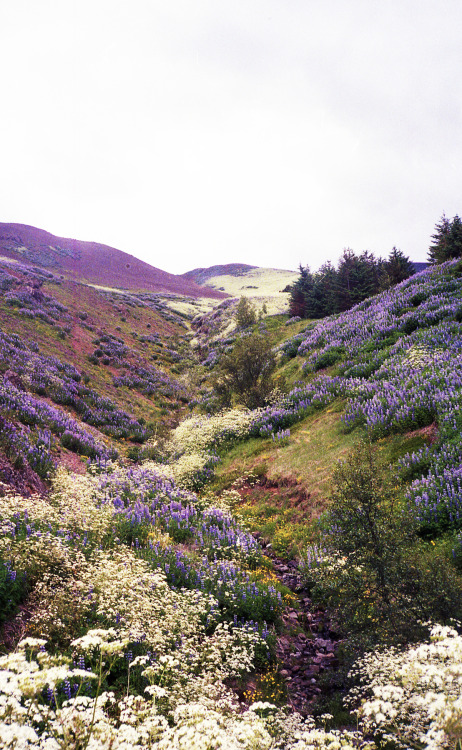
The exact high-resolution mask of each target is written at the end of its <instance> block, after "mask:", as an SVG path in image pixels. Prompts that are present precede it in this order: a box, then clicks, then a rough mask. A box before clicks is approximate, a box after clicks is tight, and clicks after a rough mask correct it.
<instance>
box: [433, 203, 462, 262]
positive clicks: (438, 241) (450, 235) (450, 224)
mask: <svg viewBox="0 0 462 750" xmlns="http://www.w3.org/2000/svg"><path fill="white" fill-rule="evenodd" d="M432 240H433V243H432V244H431V245H430V248H429V250H428V260H429V262H430V263H433V264H436V263H444V262H445V261H446V260H451V259H453V258H462V220H461V219H460V217H459V216H458V215H457V214H456V215H455V216H454V218H453V219H448V217H447V216H445V214H443V215H442V217H441V219H440V220H439V222H438V224H436V226H435V232H434V234H432Z"/></svg>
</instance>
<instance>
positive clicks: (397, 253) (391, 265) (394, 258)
mask: <svg viewBox="0 0 462 750" xmlns="http://www.w3.org/2000/svg"><path fill="white" fill-rule="evenodd" d="M384 265H385V271H386V273H387V275H388V278H389V280H390V285H391V286H394V285H395V284H399V283H400V281H404V279H408V278H409V276H412V274H413V273H414V266H413V265H412V263H411V261H410V260H409V258H408V257H407V256H406V255H404V253H403V252H402V250H398V249H397V248H396V247H394V248H392V250H391V252H390V255H389V256H388V258H387V260H386V261H385V264H384Z"/></svg>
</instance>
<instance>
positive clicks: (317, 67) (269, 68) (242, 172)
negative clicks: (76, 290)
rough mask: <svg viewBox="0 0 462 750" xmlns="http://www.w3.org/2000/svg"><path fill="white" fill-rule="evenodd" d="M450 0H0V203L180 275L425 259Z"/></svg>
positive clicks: (453, 199) (459, 179)
mask: <svg viewBox="0 0 462 750" xmlns="http://www.w3.org/2000/svg"><path fill="white" fill-rule="evenodd" d="M461 29H462V2H461V0H380V1H379V0H348V1H347V0H75V2H73V1H71V0H2V2H1V3H0V71H1V72H0V76H1V88H0V91H1V95H0V96H1V98H0V221H7V222H9V221H11V222H19V223H22V224H31V225H33V226H37V227H40V228H42V229H46V230H48V231H50V232H52V233H53V234H57V235H61V236H65V237H74V238H77V239H81V240H94V241H97V242H102V243H105V244H108V245H113V246H114V247H117V248H119V249H121V250H124V251H126V252H129V253H132V254H133V255H136V256H137V257H140V258H142V259H143V260H146V261H147V262H149V263H151V264H152V265H154V266H157V267H158V268H162V269H163V270H166V271H170V272H171V273H182V272H184V271H187V270H190V269H192V268H195V267H199V266H209V265H212V264H215V263H229V262H245V263H251V264H254V265H258V266H267V267H274V268H288V269H297V266H298V264H299V263H302V264H303V265H305V264H307V263H308V264H310V266H311V267H312V268H313V269H314V268H317V267H319V265H320V264H321V263H322V262H324V261H325V260H327V259H331V260H333V261H336V260H337V258H338V257H339V255H340V254H341V252H342V249H343V248H344V247H351V248H353V250H355V251H357V252H360V251H362V250H366V249H367V250H371V251H373V252H374V253H376V254H377V255H387V254H388V252H389V251H390V250H391V248H392V246H393V245H396V246H398V247H399V248H401V249H402V250H403V251H404V252H405V253H406V254H407V255H409V256H410V257H411V258H412V259H413V260H425V259H426V254H427V249H428V245H429V241H430V235H431V233H432V231H433V228H434V225H435V223H436V222H437V221H438V219H439V217H440V216H441V214H442V213H443V211H445V212H446V215H448V216H450V217H452V216H454V215H455V214H456V213H459V214H462V189H461V188H462V106H461V105H462V43H461Z"/></svg>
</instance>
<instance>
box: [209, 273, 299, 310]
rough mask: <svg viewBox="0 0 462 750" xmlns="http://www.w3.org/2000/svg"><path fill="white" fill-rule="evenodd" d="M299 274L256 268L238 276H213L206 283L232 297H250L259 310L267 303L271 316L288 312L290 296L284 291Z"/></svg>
mask: <svg viewBox="0 0 462 750" xmlns="http://www.w3.org/2000/svg"><path fill="white" fill-rule="evenodd" d="M297 277H298V274H297V273H295V272H294V271H282V270H279V269H275V268H254V269H252V270H251V271H247V272H246V273H242V274H239V275H238V276H233V275H225V276H212V277H210V278H209V279H207V281H206V282H205V283H204V286H210V287H212V288H213V289H218V290H219V291H224V292H226V293H227V294H230V295H231V296H232V297H242V296H243V297H249V298H250V299H251V300H252V302H254V304H255V305H256V307H257V308H258V309H259V308H260V307H261V306H262V305H263V303H266V306H267V309H268V312H269V313H270V314H273V315H274V314H276V313H282V312H287V307H288V302H289V294H288V292H284V291H283V290H284V289H285V288H286V286H287V285H290V284H293V283H294V281H295V279H296V278H297Z"/></svg>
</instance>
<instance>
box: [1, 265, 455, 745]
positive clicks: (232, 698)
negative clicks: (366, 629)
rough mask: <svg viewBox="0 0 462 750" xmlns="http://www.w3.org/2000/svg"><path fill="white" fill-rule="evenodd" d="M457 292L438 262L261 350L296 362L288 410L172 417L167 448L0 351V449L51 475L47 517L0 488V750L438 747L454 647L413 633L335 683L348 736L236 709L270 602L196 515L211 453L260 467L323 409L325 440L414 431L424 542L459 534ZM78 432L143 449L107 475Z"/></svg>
mask: <svg viewBox="0 0 462 750" xmlns="http://www.w3.org/2000/svg"><path fill="white" fill-rule="evenodd" d="M461 275H462V269H461V268H460V266H459V264H458V263H457V262H450V263H446V264H443V265H442V266H439V267H437V268H434V269H429V270H427V271H424V272H423V273H421V274H418V275H416V276H414V277H411V278H410V279H408V280H407V281H405V282H403V283H402V284H400V285H399V286H398V287H395V288H394V289H393V290H391V291H387V292H384V293H383V294H381V295H379V296H377V297H375V298H373V299H371V300H367V301H365V302H363V303H361V304H360V305H358V306H357V307H356V308H353V309H352V310H350V311H349V312H347V313H344V314H342V315H339V316H335V317H333V318H329V319H326V320H324V321H321V322H320V323H318V324H316V325H309V326H308V327H307V329H306V330H305V331H304V332H302V333H301V334H297V336H296V337H294V338H292V339H289V340H288V341H287V342H286V343H285V344H283V345H282V346H281V353H282V356H283V358H284V357H285V358H286V360H287V359H288V358H290V357H292V356H294V355H296V354H297V355H298V356H300V357H303V358H304V380H303V381H301V382H299V383H298V384H296V386H294V387H293V388H292V390H291V391H290V392H289V393H287V394H285V395H280V394H279V395H278V396H277V398H276V397H275V399H274V402H273V403H271V404H270V405H269V406H267V407H265V408H262V409H258V410H254V411H250V410H247V409H243V408H237V409H233V410H231V411H228V412H225V413H222V414H216V415H208V416H193V417H191V418H190V419H187V420H185V421H183V422H182V423H180V425H179V426H178V427H177V428H176V429H175V430H173V431H172V433H171V435H170V438H169V439H168V440H166V441H161V440H158V439H157V438H154V437H152V436H150V433H149V430H148V429H147V427H146V425H145V424H143V422H142V421H137V420H134V419H133V418H131V417H130V415H129V414H127V413H126V412H123V411H121V410H119V409H118V408H117V407H116V405H115V404H114V403H112V402H111V401H110V400H109V399H108V398H106V397H104V396H103V395H101V393H98V392H97V391H96V390H92V389H91V388H89V387H88V384H86V383H85V382H84V377H83V373H82V372H81V371H80V370H78V369H77V368H76V367H73V366H72V365H70V364H67V363H65V362H63V361H61V360H59V359H58V358H57V357H53V356H50V355H49V356H45V355H43V354H41V352H40V351H39V350H38V347H37V345H36V344H34V342H30V341H27V340H23V339H22V338H20V337H19V336H15V335H14V334H7V333H5V332H1V333H0V351H1V354H0V370H1V372H2V374H3V378H2V380H1V381H0V412H1V413H0V430H1V434H0V445H1V448H2V450H3V452H4V453H6V455H7V457H8V458H9V460H10V461H11V462H12V463H14V464H17V465H20V464H21V462H23V463H27V464H29V465H30V466H31V467H32V468H33V469H34V470H35V471H36V472H37V473H38V474H39V475H40V476H42V477H51V476H52V479H51V489H50V492H49V495H48V496H47V497H46V498H45V497H38V496H33V497H23V496H20V495H18V494H15V493H14V492H13V491H12V490H11V491H8V490H5V488H3V495H2V496H0V626H1V628H2V636H3V642H4V655H2V656H0V738H1V741H0V743H3V744H1V747H5V748H11V749H13V748H43V749H44V750H55V749H56V750H58V749H61V748H69V749H70V748H73V749H75V750H86V749H87V748H89V750H91V749H92V748H94V749H95V750H97V749H98V748H100V749H101V750H103V749H106V748H114V750H115V749H117V748H120V749H122V748H123V749H124V750H128V749H129V748H133V747H134V748H136V747H140V748H141V747H142V748H158V750H167V749H169V748H178V749H184V750H189V748H191V750H195V749H196V748H197V749H198V750H215V748H217V749H218V748H223V750H238V749H243V750H244V749H246V750H247V749H248V750H260V748H262V749H263V750H265V749H267V750H278V749H279V750H308V749H309V750H311V749H312V748H314V749H315V750H316V749H319V750H322V749H324V748H326V749H327V748H329V749H330V750H337V748H346V749H347V750H348V749H351V750H353V748H362V750H372V748H379V747H385V746H386V747H390V748H403V749H404V750H406V749H409V750H416V749H417V748H419V750H420V748H427V749H428V750H443V749H446V748H448V750H449V748H455V747H457V744H456V743H457V742H459V743H460V741H461V738H462V703H461V700H460V690H459V688H458V687H457V686H460V685H459V684H460V681H461V680H462V667H461V662H462V657H461V653H462V636H460V635H458V632H457V629H451V628H443V627H441V626H434V627H433V628H432V629H431V632H430V638H429V641H428V643H422V644H420V645H418V646H415V647H414V646H413V647H409V648H407V649H405V650H397V649H388V650H386V651H383V652H380V653H374V654H369V655H366V656H365V657H364V658H363V659H362V660H361V661H360V662H358V663H357V664H356V666H355V667H354V669H353V672H354V674H353V675H352V676H353V677H354V679H355V680H356V688H355V689H354V690H353V691H352V692H351V693H350V695H349V698H348V703H349V706H350V708H351V710H352V711H354V712H356V713H357V716H358V722H359V723H358V730H357V731H347V730H341V731H334V730H332V731H329V730H328V729H326V728H325V727H324V728H317V727H316V726H315V725H314V722H313V721H312V720H311V719H309V718H308V719H303V718H302V717H300V716H298V715H297V714H294V713H293V712H290V711H289V710H288V709H287V708H286V707H283V706H282V707H281V706H280V705H273V704H271V703H269V702H266V701H265V702H260V701H259V702H256V703H253V704H251V705H248V701H247V702H246V696H248V695H251V694H252V691H251V690H250V691H249V690H247V688H248V685H249V684H251V683H250V681H251V679H252V678H253V677H254V676H255V674H256V673H263V674H265V673H266V672H267V673H268V674H272V671H271V670H273V669H274V667H275V663H274V662H275V639H276V635H277V632H278V628H279V627H280V623H281V619H282V614H283V611H284V606H285V595H284V591H283V590H282V588H281V587H280V586H278V585H276V584H275V581H274V579H273V578H271V576H268V574H267V571H268V568H267V566H268V560H267V558H265V557H264V555H263V552H262V549H261V547H260V545H259V543H258V542H257V541H256V539H255V538H254V536H252V535H251V534H250V533H249V532H248V530H247V529H246V528H244V527H243V526H242V525H240V524H239V523H238V522H237V521H236V519H235V518H234V517H233V516H232V514H231V511H230V505H229V503H228V500H227V494H226V492H225V493H223V495H222V496H219V497H217V496H211V495H210V494H207V492H206V491H204V485H205V484H206V483H207V481H208V480H209V479H210V478H211V477H212V476H213V471H214V466H215V464H216V463H217V462H219V461H220V460H221V457H222V456H223V455H224V453H225V452H226V451H227V450H228V449H229V448H230V447H231V446H233V445H235V444H237V443H239V442H241V441H243V440H246V439H247V438H249V437H254V438H263V439H266V440H268V438H269V439H270V440H268V444H269V445H271V443H273V444H274V445H275V446H276V447H277V448H281V446H284V445H285V444H286V443H287V442H288V441H290V440H291V433H290V428H291V426H293V425H295V424H296V423H297V422H299V421H302V420H303V419H304V418H305V417H307V416H308V415H310V414H311V413H313V412H314V411H316V410H319V409H322V408H323V407H325V406H327V405H328V404H330V403H332V402H333V401H335V400H336V399H339V398H342V399H343V400H344V402H345V403H346V409H345V413H344V429H345V430H353V429H355V427H356V426H358V425H364V426H366V427H367V428H368V430H369V434H370V436H371V437H372V438H373V439H378V438H381V437H385V436H387V435H390V434H392V433H396V432H398V433H399V432H402V433H405V432H412V431H413V430H417V429H420V428H425V427H431V428H432V430H433V433H434V434H435V435H436V440H435V441H434V442H433V443H432V444H431V445H426V446H425V447H424V448H422V449H421V450H419V451H416V452H414V453H411V454H408V455H406V456H405V457H404V458H402V459H401V461H400V463H399V473H400V476H401V478H402V479H403V480H404V481H406V482H407V483H408V490H407V502H408V507H409V511H410V512H411V513H412V514H414V515H415V516H416V518H417V519H418V521H419V523H420V526H421V530H422V531H423V532H425V533H426V534H429V535H431V537H432V538H433V536H436V535H437V534H438V533H440V532H444V531H447V530H449V531H459V530H460V529H461V528H462V492H461V483H462V438H461V427H462V416H461V405H462V376H461V374H460V373H461V365H462V361H461V357H462V354H461V351H462V334H461V322H462V284H461ZM0 283H2V284H3V289H4V291H6V292H7V293H8V294H11V295H13V296H11V300H12V301H11V302H8V305H10V306H11V307H12V308H15V309H16V308H17V309H18V310H20V311H22V312H21V314H25V315H26V316H27V315H28V312H27V311H28V310H33V309H34V305H36V304H37V303H38V302H39V303H40V304H41V305H43V306H44V309H45V307H47V315H48V316H49V319H50V320H55V319H58V318H59V320H61V317H62V316H65V315H66V314H67V311H66V309H58V308H56V312H55V313H54V312H53V310H52V305H51V303H49V302H47V300H46V299H45V298H43V299H38V300H37V298H36V297H34V296H33V294H32V296H30V298H29V297H27V295H26V296H24V295H23V296H22V297H21V296H20V295H19V296H18V294H17V293H16V292H18V290H16V292H15V282H14V281H10V280H9V279H8V274H4V275H3V277H2V278H0ZM15 294H16V297H14V295H15ZM16 298H17V301H14V299H16ZM8 299H10V297H8ZM128 301H129V300H128ZM141 301H142V302H143V304H146V305H148V304H149V305H154V304H157V302H155V301H153V300H149V299H147V298H146V299H145V300H141ZM133 304H135V303H133ZM53 309H54V308H53ZM55 314H56V316H58V317H57V318H54V317H53V316H54V315H55ZM59 316H61V317H59ZM41 319H42V320H44V319H43V318H41ZM62 319H63V320H64V318H62ZM45 322H46V321H45ZM151 338H152V341H150V342H149V343H154V344H155V345H157V344H159V348H161V347H160V345H161V342H158V340H157V338H156V336H155V334H154V335H153V336H152V337H151ZM94 345H95V347H97V348H96V349H95V350H94V352H93V355H92V356H94V357H95V358H96V359H97V360H98V362H99V363H100V364H103V365H104V364H105V362H106V360H107V363H106V365H107V366H115V367H120V366H122V365H123V366H124V368H125V369H124V372H123V374H119V375H117V376H115V377H116V385H118V386H119V387H122V388H123V387H128V388H129V389H132V390H136V391H138V392H140V393H144V394H148V395H149V394H150V393H157V394H159V393H160V394H161V395H164V396H165V395H167V396H171V395H173V396H174V397H175V398H180V399H181V397H182V395H184V391H183V390H182V386H181V385H180V384H178V386H176V385H175V381H174V380H173V379H170V378H169V376H167V375H166V374H165V373H164V374H163V373H162V371H160V370H157V369H156V368H154V367H151V366H150V365H149V366H144V365H143V366H140V367H138V368H136V367H130V366H127V363H128V360H127V352H128V346H127V345H126V344H125V342H124V341H123V340H122V339H118V338H117V337H116V336H115V335H107V334H106V335H104V334H103V335H100V336H98V339H97V340H95V343H94ZM163 348H165V347H163ZM175 355H176V353H175V351H174V350H172V351H171V352H170V353H169V354H168V356H169V357H170V359H171V360H172V361H174V360H175ZM209 364H210V365H211V366H213V363H209ZM326 368H333V369H331V370H329V371H328V372H324V370H325V369H326ZM164 376H165V377H164ZM61 407H67V408H68V409H69V410H70V411H69V412H68V411H64V409H63V408H61ZM71 414H73V415H74V416H71ZM95 427H97V428H98V430H99V431H100V433H105V434H106V436H107V437H108V438H120V437H124V436H127V437H129V438H130V439H131V440H133V441H138V442H144V443H145V445H144V446H143V449H141V451H140V457H144V458H145V459H147V460H145V461H144V463H142V464H138V465H131V466H127V465H122V463H118V462H117V461H116V459H117V456H116V453H115V451H114V449H113V448H112V447H108V445H109V442H108V443H106V442H103V440H102V439H99V438H96V437H95V434H94V432H93V431H92V430H91V429H90V428H95ZM58 441H59V442H60V443H61V445H63V446H64V447H67V448H69V449H70V450H74V451H76V452H78V453H81V454H83V455H86V456H89V457H90V458H91V459H93V460H92V461H91V462H90V463H89V467H88V470H87V473H86V474H85V475H76V474H72V473H70V472H68V471H67V470H65V469H64V468H63V467H57V466H56V465H55V458H54V456H55V455H56V446H57V443H58ZM270 441H271V442H270ZM153 456H154V457H155V458H154V460H153ZM460 546H461V548H462V542H461V544H460ZM313 554H315V556H317V557H319V556H322V554H323V552H322V550H320V549H318V550H316V549H315V548H314V550H313ZM456 554H458V552H457V551H456ZM429 665H430V667H431V668H429ZM327 720H328V719H327V717H326V721H327ZM387 743H388V744H387Z"/></svg>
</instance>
